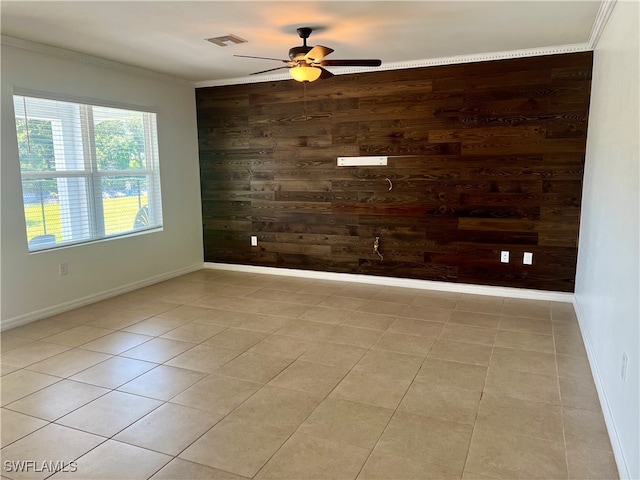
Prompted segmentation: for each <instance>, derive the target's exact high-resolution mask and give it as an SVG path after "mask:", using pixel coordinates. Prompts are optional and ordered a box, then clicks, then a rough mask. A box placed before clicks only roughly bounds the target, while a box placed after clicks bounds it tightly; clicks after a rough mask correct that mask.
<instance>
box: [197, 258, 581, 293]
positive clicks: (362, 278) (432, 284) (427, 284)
mask: <svg viewBox="0 0 640 480" xmlns="http://www.w3.org/2000/svg"><path fill="white" fill-rule="evenodd" d="M204 267H205V268H208V269H212V270H230V271H234V272H247V273H262V274H267V275H282V276H287V277H301V278H315V279H318V280H336V281H338V282H353V283H368V284H372V285H385V286H388V287H404V288H419V289H422V290H439V291H442V292H456V293H470V294H474V295H490V296H494V297H507V298H523V299H529V300H550V301H554V302H565V303H571V302H573V293H565V292H551V291H549V292H547V291H544V290H529V289H526V288H511V287H494V286H489V285H472V284H467V283H450V282H436V281H432V280H414V279H411V278H396V277H380V276H374V275H360V274H354V273H333V272H318V271H314V270H297V269H291V268H276V267H260V266H254V265H236V264H231V263H210V262H205V264H204Z"/></svg>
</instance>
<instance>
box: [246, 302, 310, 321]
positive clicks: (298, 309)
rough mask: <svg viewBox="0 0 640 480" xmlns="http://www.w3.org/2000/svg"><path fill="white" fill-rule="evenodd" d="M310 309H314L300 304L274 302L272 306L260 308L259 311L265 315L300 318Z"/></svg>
mask: <svg viewBox="0 0 640 480" xmlns="http://www.w3.org/2000/svg"><path fill="white" fill-rule="evenodd" d="M310 308H313V307H311V306H309V305H303V304H299V303H285V302H272V303H271V304H270V305H268V306H265V307H263V308H260V309H259V310H258V311H259V312H260V313H264V314H265V315H276V316H278V317H288V318H299V317H300V316H302V315H303V314H304V313H305V312H306V311H308V310H309V309H310Z"/></svg>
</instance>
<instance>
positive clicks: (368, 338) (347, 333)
mask: <svg viewBox="0 0 640 480" xmlns="http://www.w3.org/2000/svg"><path fill="white" fill-rule="evenodd" d="M380 335H382V332H380V331H378V330H371V329H369V328H358V327H349V326H346V325H338V326H336V327H334V328H333V330H332V331H331V333H329V335H327V336H326V337H325V338H324V341H325V342H332V343H340V344H342V345H353V346H354V347H363V348H371V347H372V346H373V344H374V343H376V341H377V340H378V338H380Z"/></svg>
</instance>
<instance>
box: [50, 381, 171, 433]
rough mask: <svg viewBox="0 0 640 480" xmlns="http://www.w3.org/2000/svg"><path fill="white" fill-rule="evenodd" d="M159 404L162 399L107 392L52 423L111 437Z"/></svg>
mask: <svg viewBox="0 0 640 480" xmlns="http://www.w3.org/2000/svg"><path fill="white" fill-rule="evenodd" d="M160 405H162V402H160V401H158V400H154V399H151V398H146V397H140V396H137V395H130V394H128V393H123V392H110V393H108V394H106V395H104V396H102V397H100V398H98V399H97V400H94V401H93V402H91V403H88V404H86V405H85V406H83V407H81V408H79V409H78V410H75V411H74V412H71V413H70V414H68V415H65V416H64V417H62V418H60V419H58V420H57V421H56V423H58V424H60V425H64V426H66V427H71V428H76V429H78V430H82V431H84V432H89V433H95V434H96V435H102V436H104V437H111V436H113V435H115V434H116V433H118V432H119V431H120V430H122V429H124V428H126V427H127V426H129V425H131V424H132V423H133V422H135V421H136V420H138V419H140V418H142V417H143V416H145V415H146V414H147V413H149V412H150V411H152V410H154V409H156V408H158V407H159V406H160Z"/></svg>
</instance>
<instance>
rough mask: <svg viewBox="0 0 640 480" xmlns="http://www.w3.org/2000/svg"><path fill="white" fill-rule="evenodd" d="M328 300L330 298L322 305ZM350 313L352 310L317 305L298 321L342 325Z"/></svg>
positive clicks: (325, 301)
mask: <svg viewBox="0 0 640 480" xmlns="http://www.w3.org/2000/svg"><path fill="white" fill-rule="evenodd" d="M330 300H331V297H330V298H328V299H326V300H323V302H322V303H327V302H328V301H330ZM358 306H359V305H358ZM351 313H353V312H352V309H342V308H340V307H339V306H336V307H335V308H331V307H328V306H323V305H317V306H314V307H312V308H310V309H308V310H306V311H305V312H304V313H303V314H302V315H300V320H309V321H311V322H320V323H327V324H329V325H338V324H339V323H342V321H343V320H344V319H345V318H347V317H348V316H349V315H351Z"/></svg>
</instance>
